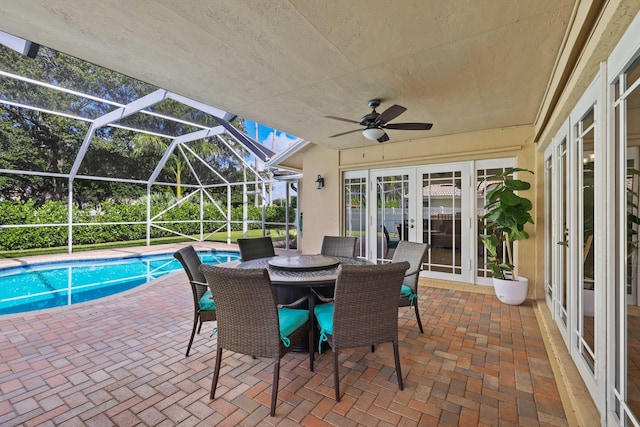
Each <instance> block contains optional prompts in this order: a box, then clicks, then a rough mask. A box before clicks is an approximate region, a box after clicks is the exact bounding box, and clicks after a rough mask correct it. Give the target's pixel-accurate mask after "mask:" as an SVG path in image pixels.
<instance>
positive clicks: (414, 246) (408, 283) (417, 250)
mask: <svg viewBox="0 0 640 427" xmlns="http://www.w3.org/2000/svg"><path fill="white" fill-rule="evenodd" d="M428 248H429V245H428V244H427V243H415V242H408V241H406V240H401V241H400V242H399V243H398V246H397V247H396V249H395V251H394V252H393V257H392V259H391V262H401V261H407V262H408V263H409V265H410V267H409V269H408V270H407V272H406V273H405V277H404V282H403V284H402V290H401V291H400V307H413V309H414V311H415V313H416V321H417V322H418V328H420V333H424V330H423V329H422V321H421V320H420V311H419V310H418V279H419V278H420V271H421V270H422V264H423V262H424V256H425V253H426V252H427V249H428Z"/></svg>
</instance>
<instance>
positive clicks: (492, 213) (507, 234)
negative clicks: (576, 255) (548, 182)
mask: <svg viewBox="0 0 640 427" xmlns="http://www.w3.org/2000/svg"><path fill="white" fill-rule="evenodd" d="M516 172H527V173H530V174H533V172H532V171H530V170H528V169H521V168H511V169H508V170H505V171H504V172H501V173H498V174H495V175H491V176H488V177H487V178H486V179H485V180H484V181H483V182H482V183H481V185H482V184H484V185H485V191H486V204H485V206H484V209H485V214H484V215H483V216H482V219H483V220H484V225H483V228H484V230H485V233H486V234H484V235H482V236H481V238H482V243H483V244H484V246H485V247H486V248H487V260H488V262H487V268H489V269H490V270H491V272H492V273H493V277H495V278H499V279H503V280H504V279H511V280H514V279H515V277H514V274H513V270H514V269H515V266H514V264H513V262H514V261H513V255H512V253H511V244H512V243H513V242H515V241H516V240H523V239H528V238H529V234H528V233H527V232H526V231H525V229H524V226H525V224H527V223H530V224H533V218H532V217H531V213H530V211H531V209H532V208H533V204H532V203H531V201H530V200H529V199H526V198H524V197H521V196H518V195H517V194H516V193H517V192H518V191H522V190H528V189H529V188H531V184H529V183H528V182H526V181H522V180H519V179H515V178H513V175H514V174H515V173H516ZM503 247H504V248H505V249H506V250H504V251H503ZM504 252H506V254H505V253H504Z"/></svg>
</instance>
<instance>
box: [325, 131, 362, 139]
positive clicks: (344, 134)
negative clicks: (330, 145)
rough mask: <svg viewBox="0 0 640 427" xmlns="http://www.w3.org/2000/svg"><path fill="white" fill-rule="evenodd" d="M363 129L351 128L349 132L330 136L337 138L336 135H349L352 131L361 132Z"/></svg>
mask: <svg viewBox="0 0 640 427" xmlns="http://www.w3.org/2000/svg"><path fill="white" fill-rule="evenodd" d="M361 131H362V129H354V130H350V131H347V132H342V133H336V134H335V135H331V136H330V137H329V138H335V137H336V136H342V135H347V134H350V133H354V132H361Z"/></svg>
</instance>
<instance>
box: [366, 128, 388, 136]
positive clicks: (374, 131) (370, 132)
mask: <svg viewBox="0 0 640 427" xmlns="http://www.w3.org/2000/svg"><path fill="white" fill-rule="evenodd" d="M362 134H363V135H364V137H365V138H367V139H378V138H382V135H384V131H383V130H382V129H380V128H367V129H365V130H363V131H362Z"/></svg>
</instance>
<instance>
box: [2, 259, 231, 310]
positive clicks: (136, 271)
mask: <svg viewBox="0 0 640 427" xmlns="http://www.w3.org/2000/svg"><path fill="white" fill-rule="evenodd" d="M198 255H199V256H200V259H202V262H203V263H206V264H220V263H223V262H228V261H233V260H237V259H240V254H239V253H237V252H226V251H201V252H200V251H199V252H198ZM181 269H182V266H181V265H180V263H179V262H178V261H177V260H176V259H175V258H173V253H168V254H159V255H143V256H135V257H122V258H104V259H91V260H74V261H64V262H49V263H42V264H30V265H24V266H20V267H10V268H4V269H0V315H2V314H10V313H22V312H25V311H32V310H41V309H43V308H52V307H60V306H63V305H70V304H77V303H80V302H85V301H90V300H94V299H97V298H101V297H105V296H108V295H113V294H116V293H118V292H123V291H126V290H128V289H132V288H135V287H136V286H140V285H142V284H144V283H147V282H149V281H151V280H153V279H157V278H158V277H162V276H164V275H165V274H168V273H171V272H173V271H177V270H181Z"/></svg>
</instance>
